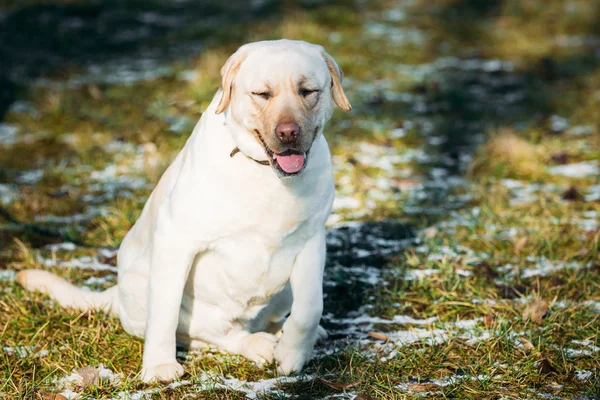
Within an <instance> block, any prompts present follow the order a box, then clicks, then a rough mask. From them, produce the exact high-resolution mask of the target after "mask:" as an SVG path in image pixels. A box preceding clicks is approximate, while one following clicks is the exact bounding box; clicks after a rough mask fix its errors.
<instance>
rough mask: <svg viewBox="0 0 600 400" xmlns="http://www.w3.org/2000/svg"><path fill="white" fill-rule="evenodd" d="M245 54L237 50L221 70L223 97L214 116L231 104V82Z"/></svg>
mask: <svg viewBox="0 0 600 400" xmlns="http://www.w3.org/2000/svg"><path fill="white" fill-rule="evenodd" d="M247 55H248V54H247V52H246V51H244V50H243V49H242V48H239V49H238V51H236V52H235V53H233V54H232V55H231V57H229V59H227V62H226V63H225V65H223V68H221V78H222V83H221V84H222V86H223V95H222V96H221V101H219V105H218V106H217V109H216V110H215V114H221V113H222V112H223V111H225V110H226V109H227V107H228V106H229V103H230V102H231V95H232V91H233V80H234V79H235V76H236V75H237V72H238V71H239V70H240V66H241V65H242V62H243V61H244V60H245V59H246V56H247Z"/></svg>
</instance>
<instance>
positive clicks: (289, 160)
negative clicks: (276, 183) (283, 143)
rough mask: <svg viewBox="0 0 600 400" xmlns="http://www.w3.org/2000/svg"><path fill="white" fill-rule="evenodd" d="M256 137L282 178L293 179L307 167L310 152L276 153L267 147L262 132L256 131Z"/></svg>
mask: <svg viewBox="0 0 600 400" xmlns="http://www.w3.org/2000/svg"><path fill="white" fill-rule="evenodd" d="M256 136H258V138H259V139H260V142H261V144H262V146H263V148H264V150H265V153H267V156H268V157H269V163H270V164H271V167H272V168H273V169H274V170H275V172H276V173H277V176H279V177H280V178H286V177H292V176H296V175H299V174H300V173H301V172H302V171H303V170H304V168H305V167H306V161H307V157H308V151H306V152H302V151H298V150H292V149H288V150H286V151H284V152H281V153H276V152H274V151H273V150H271V149H270V148H269V146H267V144H266V143H265V141H264V140H263V138H262V136H261V134H260V132H258V131H256Z"/></svg>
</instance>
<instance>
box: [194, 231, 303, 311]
mask: <svg viewBox="0 0 600 400" xmlns="http://www.w3.org/2000/svg"><path fill="white" fill-rule="evenodd" d="M302 247H303V241H302V240H301V239H300V238H295V237H292V238H289V237H288V238H286V239H285V240H283V241H282V242H280V243H276V242H274V241H272V240H269V239H268V238H267V237H265V236H264V235H261V234H259V233H252V232H245V233H243V234H238V235H234V236H232V237H229V238H226V239H222V240H219V241H216V242H215V243H214V245H213V246H211V249H210V250H209V251H206V252H205V253H203V254H201V255H199V256H198V257H197V259H196V262H195V265H194V267H193V269H192V275H191V276H190V278H191V282H188V285H187V288H186V295H187V296H189V297H193V299H194V300H193V301H198V302H202V303H210V304H213V305H215V306H217V307H218V308H220V309H221V310H222V311H223V312H224V313H227V314H228V319H229V318H230V319H250V318H253V317H254V316H255V315H256V314H257V313H258V312H259V311H260V309H261V308H263V307H264V306H265V305H266V304H267V303H268V302H269V300H270V299H271V298H272V297H273V296H274V295H275V294H277V293H278V292H280V291H281V290H282V289H283V288H284V286H285V285H286V283H287V282H288V280H289V277H290V274H291V270H292V266H293V264H294V260H295V258H296V256H297V255H298V253H299V252H300V250H301V249H302Z"/></svg>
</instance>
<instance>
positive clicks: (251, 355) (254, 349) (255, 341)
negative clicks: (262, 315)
mask: <svg viewBox="0 0 600 400" xmlns="http://www.w3.org/2000/svg"><path fill="white" fill-rule="evenodd" d="M276 345H277V337H276V336H275V335H273V334H271V333H267V332H256V333H253V334H251V335H248V336H246V337H245V338H244V339H243V342H242V355H243V356H244V357H246V358H248V359H250V360H252V361H254V362H255V363H257V364H258V365H262V364H264V363H271V362H272V361H273V352H274V351H275V346H276Z"/></svg>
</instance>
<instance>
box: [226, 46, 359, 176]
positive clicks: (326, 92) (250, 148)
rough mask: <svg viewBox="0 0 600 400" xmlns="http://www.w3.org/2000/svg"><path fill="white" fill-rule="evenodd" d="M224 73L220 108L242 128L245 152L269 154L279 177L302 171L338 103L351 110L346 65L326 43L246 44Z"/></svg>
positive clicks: (239, 137) (240, 141)
mask: <svg viewBox="0 0 600 400" xmlns="http://www.w3.org/2000/svg"><path fill="white" fill-rule="evenodd" d="M221 75H222V77H223V95H222V97H221V101H220V102H219V104H218V106H217V109H216V111H215V112H216V113H217V114H219V113H222V112H224V111H225V110H227V113H228V115H227V118H231V119H232V120H233V121H235V123H236V124H237V125H239V126H240V127H241V128H242V129H241V132H235V133H234V140H235V141H236V143H237V144H238V147H239V148H240V150H242V152H244V153H246V154H248V153H250V154H260V153H262V154H266V157H267V158H268V160H269V162H270V164H271V166H272V167H273V169H274V170H275V172H276V173H277V175H278V176H279V177H289V176H294V175H297V174H299V173H301V172H302V170H303V169H304V167H305V166H306V164H307V162H308V160H307V156H308V154H309V151H310V148H311V146H312V144H313V142H314V141H315V139H316V138H317V137H318V136H319V135H320V134H321V132H322V130H323V126H324V125H325V123H326V122H327V120H329V118H330V117H331V114H332V112H333V103H334V102H335V104H337V105H338V106H339V107H340V108H342V109H343V110H345V111H350V110H351V108H352V107H351V106H350V103H349V102H348V99H347V98H346V95H345V94H344V90H343V89H342V71H341V69H340V68H339V67H338V65H337V64H336V62H335V61H334V59H333V58H332V57H331V56H330V55H329V54H327V52H325V50H324V49H323V47H321V46H317V45H313V44H309V43H306V42H301V41H292V40H277V41H265V42H256V43H250V44H247V45H244V46H242V47H240V48H239V49H238V51H236V52H235V53H234V54H233V55H232V56H231V57H230V58H229V59H228V60H227V62H226V63H225V65H224V66H223V68H222V69H221ZM264 157H265V156H264V155H263V156H262V158H263V159H264Z"/></svg>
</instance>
